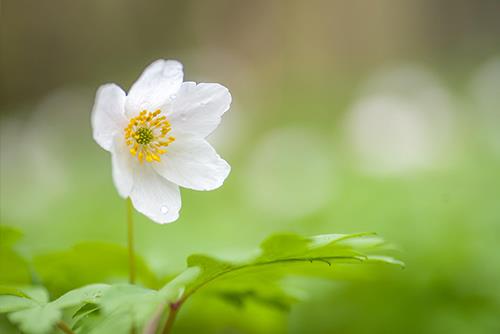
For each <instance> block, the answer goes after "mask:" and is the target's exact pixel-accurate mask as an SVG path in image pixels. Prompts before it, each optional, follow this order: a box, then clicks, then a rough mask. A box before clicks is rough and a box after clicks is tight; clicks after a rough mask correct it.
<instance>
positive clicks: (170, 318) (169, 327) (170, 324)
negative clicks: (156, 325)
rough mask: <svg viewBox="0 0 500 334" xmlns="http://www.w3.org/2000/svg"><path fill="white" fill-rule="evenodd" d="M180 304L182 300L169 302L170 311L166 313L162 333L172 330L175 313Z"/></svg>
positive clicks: (165, 333)
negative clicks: (166, 316)
mask: <svg viewBox="0 0 500 334" xmlns="http://www.w3.org/2000/svg"><path fill="white" fill-rule="evenodd" d="M181 305H182V302H177V303H173V304H170V312H169V313H168V318H167V322H166V323H165V327H163V331H162V334H170V332H171V331H172V327H174V322H175V319H176V318H177V313H178V312H179V309H180V308H181Z"/></svg>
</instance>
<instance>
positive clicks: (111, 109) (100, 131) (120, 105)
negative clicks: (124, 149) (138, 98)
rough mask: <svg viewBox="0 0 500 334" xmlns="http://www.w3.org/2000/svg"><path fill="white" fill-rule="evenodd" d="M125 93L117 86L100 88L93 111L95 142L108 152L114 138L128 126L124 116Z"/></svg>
mask: <svg viewBox="0 0 500 334" xmlns="http://www.w3.org/2000/svg"><path fill="white" fill-rule="evenodd" d="M124 106H125V92H124V91H123V90H122V89H121V88H120V87H118V86H117V85H115V84H106V85H102V86H101V87H99V89H98V90H97V93H96V98H95V103H94V108H93V109H92V115H91V119H90V120H91V124H92V130H93V135H94V140H95V141H96V142H97V143H98V144H99V145H100V146H101V147H102V148H103V149H105V150H106V151H109V150H110V149H111V146H112V145H113V137H114V136H115V134H116V133H117V132H118V131H120V130H121V129H122V128H123V127H125V125H126V122H127V120H126V118H125V115H124V112H125V110H124Z"/></svg>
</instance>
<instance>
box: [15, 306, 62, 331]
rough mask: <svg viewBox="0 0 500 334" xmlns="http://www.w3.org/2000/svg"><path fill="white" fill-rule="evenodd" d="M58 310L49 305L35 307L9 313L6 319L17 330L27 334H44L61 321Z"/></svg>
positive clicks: (60, 313) (60, 314)
mask: <svg viewBox="0 0 500 334" xmlns="http://www.w3.org/2000/svg"><path fill="white" fill-rule="evenodd" d="M61 316H62V312H61V310H60V309H58V308H57V307H55V306H54V305H51V304H46V305H36V306H34V307H31V308H27V309H25V310H22V311H17V312H13V313H10V314H9V315H8V318H9V320H10V321H12V322H13V323H16V324H18V325H19V328H21V330H22V331H23V332H25V333H29V334H44V333H48V332H50V331H51V330H52V328H53V326H54V324H55V323H56V322H57V321H59V320H60V319H61Z"/></svg>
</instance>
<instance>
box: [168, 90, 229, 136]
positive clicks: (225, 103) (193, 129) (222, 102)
mask: <svg viewBox="0 0 500 334" xmlns="http://www.w3.org/2000/svg"><path fill="white" fill-rule="evenodd" d="M230 104H231V94H229V91H228V89H227V88H226V87H224V86H222V85H219V84H215V83H200V84H196V83H194V82H184V83H183V84H182V86H181V88H180V89H179V91H178V92H177V96H176V98H175V99H174V100H173V101H172V103H171V105H169V106H167V107H166V108H165V109H166V112H167V118H168V120H169V121H170V123H171V124H172V128H173V129H175V130H176V131H181V132H188V133H193V134H197V135H199V136H202V137H206V136H208V135H209V134H210V133H211V132H212V131H213V130H215V128H217V126H218V125H219V123H220V120H221V116H222V115H223V114H224V113H225V112H226V111H227V110H228V109H229V106H230Z"/></svg>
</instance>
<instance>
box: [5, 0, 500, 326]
mask: <svg viewBox="0 0 500 334" xmlns="http://www.w3.org/2000/svg"><path fill="white" fill-rule="evenodd" d="M0 34H1V41H0V45H1V49H0V52H1V59H0V75H1V76H0V78H1V82H0V112H1V116H0V120H1V126H0V128H1V136H0V145H1V146H0V149H1V152H0V154H1V155H0V218H1V223H2V224H5V225H9V226H13V227H16V228H18V229H20V230H22V231H23V233H24V238H23V239H22V240H21V241H20V243H19V244H18V245H17V250H18V251H19V253H20V254H22V256H24V257H25V258H27V259H29V258H32V257H33V256H35V255H38V254H45V253H50V252H53V251H59V250H64V249H67V248H69V247H71V246H73V245H75V244H77V243H78V242H81V241H84V240H94V241H106V242H114V243H117V244H122V245H124V244H125V240H126V229H125V203H124V201H123V200H122V199H121V198H120V197H119V196H118V194H117V193H116V191H115V189H114V186H113V184H112V180H111V176H110V175H111V166H110V164H111V161H110V157H109V155H108V153H107V152H105V151H103V150H102V149H100V147H99V146H98V145H97V144H96V143H95V142H93V140H92V136H91V129H90V110H91V108H92V105H93V100H94V94H95V91H96V89H97V87H98V86H99V85H101V84H103V83H106V82H116V83H118V84H119V85H120V86H122V87H123V88H124V89H128V88H129V87H130V85H131V84H132V83H133V82H134V80H135V79H136V78H137V77H138V76H139V74H140V72H141V71H142V70H143V68H144V67H145V66H146V65H147V64H149V63H150V62H152V61H153V60H155V59H158V58H170V59H178V60H180V61H182V62H183V64H184V66H185V78H186V79H188V80H193V81H197V82H219V83H222V84H224V85H225V86H227V87H228V88H229V89H230V91H231V93H232V95H233V104H232V108H231V111H230V112H228V113H227V114H226V115H225V117H224V119H223V123H222V125H221V127H220V128H219V130H218V131H217V132H216V133H215V134H214V135H213V136H212V137H211V138H210V141H211V142H212V143H213V145H214V146H215V147H216V148H217V149H218V151H219V153H220V154H221V155H222V156H223V157H224V158H225V159H226V160H227V161H229V162H230V164H231V165H232V173H231V175H230V176H229V178H228V179H227V181H226V183H225V185H224V186H223V187H222V188H220V189H218V190H217V191H213V192H209V193H202V192H194V191H189V190H183V193H182V195H183V208H182V213H181V218H180V219H179V220H178V221H177V222H176V223H174V224H171V225H167V226H160V225H156V224H154V223H152V222H150V221H148V220H147V219H146V218H144V217H142V216H141V215H139V214H137V215H136V234H137V236H136V237H137V250H138V252H139V253H141V254H142V256H143V257H144V258H145V260H146V261H147V262H148V263H149V265H150V266H151V267H152V268H153V269H152V270H153V271H154V272H155V273H156V274H157V275H158V276H162V275H168V274H172V273H175V272H177V271H180V270H182V269H183V268H184V266H185V263H184V259H185V258H186V256H187V255H189V254H192V253H208V254H211V255H214V256H218V257H221V258H225V259H234V258H239V257H242V256H245V255H247V254H249V253H250V252H252V251H253V250H255V248H256V246H257V245H258V243H259V242H260V240H262V239H263V238H265V237H266V236H267V235H269V234H271V233H273V232H279V231H290V232H297V233H301V234H306V235H313V234H321V233H349V232H362V231H376V232H377V233H378V234H379V235H381V236H383V237H385V238H387V239H389V240H390V241H392V242H394V243H395V244H397V245H399V247H400V248H401V250H402V252H401V255H400V257H402V258H403V259H404V261H405V262H406V263H407V268H406V269H405V270H403V271H401V270H392V269H390V270H385V271H384V274H383V275H380V277H378V279H376V280H363V281H340V282H326V281H319V280H318V281H316V280H315V281H306V282H305V283H304V282H303V291H304V298H303V301H302V302H301V303H298V304H296V305H295V306H293V308H292V310H291V311H290V312H288V313H286V312H281V311H276V310H269V309H266V308H263V307H262V306H260V305H258V304H252V303H249V304H248V305H245V306H244V307H243V308H240V309H238V308H236V307H235V306H234V305H230V304H228V303H225V302H224V301H220V300H215V299H213V298H207V299H204V298H202V297H200V298H199V299H197V300H195V299H193V300H192V301H191V302H190V303H189V304H188V305H186V308H185V309H183V311H182V312H181V314H180V317H179V322H178V324H177V327H176V330H177V332H179V333H182V332H185V333H195V332H198V333H200V332H203V333H402V332H405V333H499V332H500V316H499V315H500V283H499V282H500V249H499V244H500V2H498V1H496V0H490V1H488V0H480V1H454V0H453V1H452V0H439V1H435V0H403V1H401V0H380V1H361V0H360V1H327V0H324V1H321V0H313V1H291V0H290V1H286V0H282V1H278V0H274V1H265V0H259V1H229V0H224V1H201V0H199V1H195V0H192V1H191V0H189V1H186V0H184V1H118V0H107V1H100V0H88V1H64V0H54V1H28V0H6V1H5V0H4V1H2V3H1V33H0ZM0 270H1V271H8V270H9V268H8V267H2V268H0ZM0 323H1V325H0V326H1V327H0V329H1V330H0V331H2V333H4V332H6V333H10V332H12V333H16V331H15V329H13V328H12V327H10V326H9V325H8V324H7V323H6V320H5V319H4V318H2V319H1V320H0Z"/></svg>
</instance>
